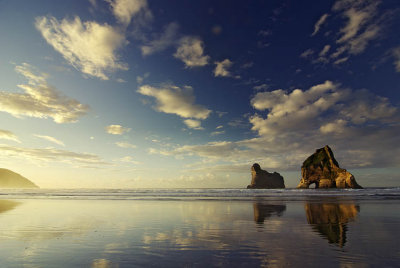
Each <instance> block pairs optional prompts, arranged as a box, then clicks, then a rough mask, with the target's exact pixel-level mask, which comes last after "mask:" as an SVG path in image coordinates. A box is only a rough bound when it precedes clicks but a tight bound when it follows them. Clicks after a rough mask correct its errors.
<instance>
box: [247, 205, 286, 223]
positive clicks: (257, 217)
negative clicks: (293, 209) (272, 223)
mask: <svg viewBox="0 0 400 268" xmlns="http://www.w3.org/2000/svg"><path fill="white" fill-rule="evenodd" d="M253 209H254V221H255V222H256V223H258V224H262V223H264V220H265V219H268V218H270V217H271V216H273V215H276V216H278V217H280V216H282V214H283V212H284V211H285V210H286V205H275V204H264V203H259V202H256V203H254V204H253Z"/></svg>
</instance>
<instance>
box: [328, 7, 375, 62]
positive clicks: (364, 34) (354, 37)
mask: <svg viewBox="0 0 400 268" xmlns="http://www.w3.org/2000/svg"><path fill="white" fill-rule="evenodd" d="M380 2H381V1H347V0H339V1H337V2H336V3H335V5H334V6H333V8H332V9H333V10H334V11H336V12H342V13H341V15H342V16H343V17H345V18H346V19H347V23H346V25H345V26H344V27H342V28H341V29H340V34H341V37H340V38H339V39H338V40H336V43H337V44H339V45H341V46H339V47H338V48H337V50H336V52H335V53H333V54H332V55H331V57H332V58H337V57H338V56H340V55H341V54H343V53H345V52H347V53H349V54H352V55H356V54H360V53H362V52H363V51H364V50H365V49H366V47H367V46H368V43H369V42H370V41H372V40H374V39H376V38H377V37H379V35H380V31H381V27H382V26H381V25H380V18H378V17H377V14H378V10H377V7H378V5H379V4H380Z"/></svg>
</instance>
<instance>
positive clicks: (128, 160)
mask: <svg viewBox="0 0 400 268" xmlns="http://www.w3.org/2000/svg"><path fill="white" fill-rule="evenodd" d="M118 161H119V162H123V163H129V164H134V165H139V164H140V162H139V161H135V160H134V159H133V158H132V157H131V156H124V157H122V158H120V159H118Z"/></svg>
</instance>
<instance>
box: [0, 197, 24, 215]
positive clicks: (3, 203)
mask: <svg viewBox="0 0 400 268" xmlns="http://www.w3.org/2000/svg"><path fill="white" fill-rule="evenodd" d="M20 204H21V202H15V201H10V200H0V213H3V212H7V211H9V210H13V209H14V208H16V207H17V206H19V205H20Z"/></svg>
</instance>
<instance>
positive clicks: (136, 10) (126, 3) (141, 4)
mask: <svg viewBox="0 0 400 268" xmlns="http://www.w3.org/2000/svg"><path fill="white" fill-rule="evenodd" d="M106 1H107V2H109V3H110V5H111V9H112V12H113V14H114V16H115V17H116V18H117V20H118V21H119V22H120V23H121V24H123V25H124V26H128V25H129V24H130V22H131V20H132V18H133V17H134V16H138V15H141V16H142V17H143V19H144V20H151V19H152V17H153V15H152V13H151V11H150V9H149V8H148V6H147V0H106Z"/></svg>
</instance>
